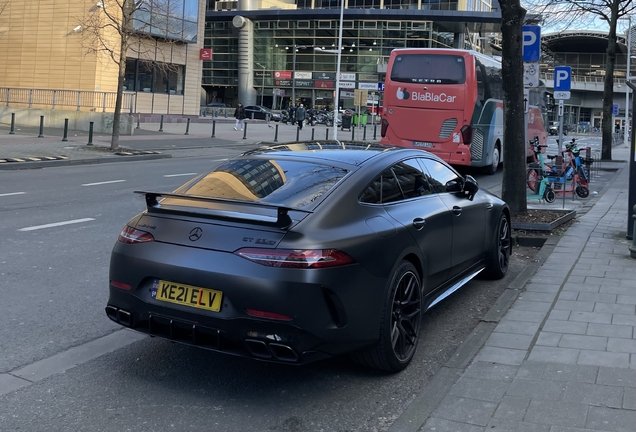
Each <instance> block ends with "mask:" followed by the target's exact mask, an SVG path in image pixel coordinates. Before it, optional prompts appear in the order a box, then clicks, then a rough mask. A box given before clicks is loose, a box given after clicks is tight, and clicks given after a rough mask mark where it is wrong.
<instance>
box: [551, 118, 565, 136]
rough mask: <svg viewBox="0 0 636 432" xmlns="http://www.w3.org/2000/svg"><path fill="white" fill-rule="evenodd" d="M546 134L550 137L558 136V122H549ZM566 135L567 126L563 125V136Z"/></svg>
mask: <svg viewBox="0 0 636 432" xmlns="http://www.w3.org/2000/svg"><path fill="white" fill-rule="evenodd" d="M548 133H549V134H550V135H558V134H559V122H557V121H552V122H550V125H549V126H548ZM567 134H568V128H567V125H563V135H567Z"/></svg>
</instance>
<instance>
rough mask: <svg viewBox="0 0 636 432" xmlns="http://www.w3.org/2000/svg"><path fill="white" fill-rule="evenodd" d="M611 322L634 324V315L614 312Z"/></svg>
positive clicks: (635, 320)
mask: <svg viewBox="0 0 636 432" xmlns="http://www.w3.org/2000/svg"><path fill="white" fill-rule="evenodd" d="M612 324H616V325H628V326H636V315H623V314H614V315H613V316H612Z"/></svg>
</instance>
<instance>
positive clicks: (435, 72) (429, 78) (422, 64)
mask: <svg viewBox="0 0 636 432" xmlns="http://www.w3.org/2000/svg"><path fill="white" fill-rule="evenodd" d="M391 81H398V82H404V83H425V84H463V83H464V82H465V81H466V66H465V63H464V58H463V57H462V56H457V55H448V54H401V55H398V56H396V57H395V61H394V62H393V68H392V69H391Z"/></svg>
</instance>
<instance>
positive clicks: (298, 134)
mask: <svg viewBox="0 0 636 432" xmlns="http://www.w3.org/2000/svg"><path fill="white" fill-rule="evenodd" d="M296 141H300V128H299V127H298V126H296Z"/></svg>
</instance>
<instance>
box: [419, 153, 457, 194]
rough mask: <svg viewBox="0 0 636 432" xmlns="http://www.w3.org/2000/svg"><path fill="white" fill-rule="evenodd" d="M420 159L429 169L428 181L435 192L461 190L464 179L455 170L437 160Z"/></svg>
mask: <svg viewBox="0 0 636 432" xmlns="http://www.w3.org/2000/svg"><path fill="white" fill-rule="evenodd" d="M419 160H420V163H421V164H422V166H423V167H424V168H425V169H426V170H427V171H428V174H429V179H428V181H429V183H430V185H431V187H432V188H433V190H434V191H435V192H438V193H444V192H459V191H460V190H461V185H462V182H463V180H462V179H461V177H460V176H459V175H458V174H457V173H456V172H455V171H453V170H452V169H450V168H449V167H447V166H446V165H444V164H443V163H441V162H439V161H436V160H432V159H428V158H419Z"/></svg>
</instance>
